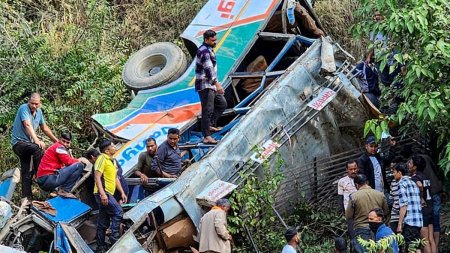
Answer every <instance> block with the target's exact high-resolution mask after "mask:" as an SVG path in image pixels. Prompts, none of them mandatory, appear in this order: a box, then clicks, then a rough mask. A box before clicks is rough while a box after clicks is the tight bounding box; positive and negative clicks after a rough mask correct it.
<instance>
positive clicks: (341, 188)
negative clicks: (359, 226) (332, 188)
mask: <svg viewBox="0 0 450 253" xmlns="http://www.w3.org/2000/svg"><path fill="white" fill-rule="evenodd" d="M338 206H339V211H340V213H341V214H344V215H345V207H344V186H343V185H342V183H341V180H339V181H338Z"/></svg>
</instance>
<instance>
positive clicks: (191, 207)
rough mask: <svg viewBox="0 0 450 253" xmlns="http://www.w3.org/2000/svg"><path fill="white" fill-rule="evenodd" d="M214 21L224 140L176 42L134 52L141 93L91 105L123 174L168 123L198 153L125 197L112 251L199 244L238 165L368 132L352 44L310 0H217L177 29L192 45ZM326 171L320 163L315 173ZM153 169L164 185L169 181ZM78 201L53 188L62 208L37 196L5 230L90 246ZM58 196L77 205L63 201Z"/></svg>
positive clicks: (130, 66)
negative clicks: (341, 41) (203, 118)
mask: <svg viewBox="0 0 450 253" xmlns="http://www.w3.org/2000/svg"><path fill="white" fill-rule="evenodd" d="M208 29H212V30H215V31H216V32H217V38H218V44H217V46H216V48H215V53H216V58H217V63H218V80H219V81H220V82H221V83H222V85H223V87H224V88H225V96H226V98H227V102H228V107H229V108H228V109H227V110H226V111H225V112H224V114H223V115H222V116H221V118H220V119H219V122H218V123H219V125H222V126H223V129H222V130H221V131H219V132H217V133H215V134H214V135H213V137H214V138H216V139H218V140H220V141H219V143H218V144H217V145H210V144H203V143H202V142H201V139H202V137H201V131H200V125H199V117H200V115H199V113H200V111H201V108H200V101H199V98H198V95H197V94H196V92H195V90H194V78H195V74H194V65H195V63H194V62H191V63H190V64H187V59H188V57H186V56H185V55H184V53H183V51H182V50H181V49H179V48H178V47H177V46H175V45H174V44H171V43H156V44H154V45H150V46H148V47H145V48H143V49H141V50H140V51H138V52H136V53H135V54H133V55H132V56H131V57H130V59H129V61H128V62H127V63H126V65H125V66H124V70H123V79H124V82H125V83H126V85H127V86H128V87H129V88H130V90H132V91H133V93H135V94H136V95H135V97H134V98H133V100H132V101H131V102H130V103H129V105H128V106H127V107H126V108H124V109H122V110H120V111H117V112H111V113H104V114H97V115H94V116H93V117H92V119H93V124H94V129H95V130H96V131H98V132H101V133H102V134H104V135H106V136H108V137H109V138H111V139H112V140H114V141H115V142H116V143H118V145H117V146H118V147H119V150H118V152H117V153H116V157H115V158H116V159H117V161H118V162H119V164H120V165H121V167H122V169H123V172H124V175H125V176H127V177H129V176H131V175H132V173H133V172H134V167H135V165H136V163H137V158H138V155H139V153H140V152H142V151H144V150H145V140H146V139H147V138H149V137H153V138H155V139H156V141H157V143H158V144H160V143H161V142H163V141H164V140H165V139H166V134H167V130H168V129H169V128H172V127H176V128H178V129H180V130H181V133H182V134H181V140H180V148H181V149H183V150H185V151H186V155H185V157H184V158H186V159H189V160H190V161H191V163H192V164H191V165H190V166H186V167H185V168H183V172H182V173H181V175H180V176H179V177H178V178H177V179H176V180H174V181H173V182H169V183H170V184H168V185H167V186H165V187H162V188H160V189H158V190H157V191H156V192H155V193H153V194H152V195H150V196H148V197H146V198H144V199H140V197H139V194H137V197H135V198H134V199H133V200H134V201H132V203H129V204H127V205H125V208H126V211H125V213H124V224H125V229H124V233H123V236H122V237H121V238H120V239H119V240H118V241H117V242H116V243H115V244H114V245H112V246H111V248H110V249H109V251H108V252H120V253H124V252H160V251H170V250H174V249H180V248H183V249H186V250H189V249H190V247H194V248H195V247H196V242H195V241H194V240H193V235H195V234H196V233H197V229H198V225H199V221H200V218H201V217H202V215H203V214H204V213H205V210H206V208H207V207H208V205H210V204H211V203H213V202H214V201H215V200H217V199H218V198H220V197H223V196H226V195H227V194H229V193H230V192H231V191H232V190H233V189H234V188H236V187H237V186H238V185H239V183H240V181H241V178H240V176H239V171H242V170H251V171H253V172H255V173H258V172H259V170H260V168H261V164H262V163H263V162H264V161H266V160H270V159H271V155H272V154H273V153H274V152H275V151H276V152H279V153H280V154H281V156H282V158H283V159H284V160H285V166H284V168H283V173H285V174H286V175H288V174H289V173H292V172H293V169H296V170H298V171H301V169H302V168H301V167H299V165H301V164H307V163H310V162H311V161H312V160H313V159H315V158H317V157H329V156H331V155H334V154H338V153H341V152H344V151H346V150H352V149H354V148H356V147H357V143H355V142H354V141H352V139H354V138H353V137H352V136H355V135H356V134H355V133H358V134H359V133H361V132H362V130H361V128H362V122H364V120H365V119H366V117H367V113H366V110H365V108H364V106H363V104H362V103H361V102H360V101H359V97H360V95H361V94H360V92H359V91H358V89H357V88H355V85H353V83H352V79H353V77H354V75H353V74H352V70H353V68H352V65H351V64H350V60H351V56H350V55H348V54H347V53H346V52H345V51H344V50H343V49H341V48H340V47H339V46H338V45H337V44H335V43H333V41H332V40H331V39H330V38H325V37H324V35H325V34H324V32H323V28H322V27H321V25H320V22H319V20H318V19H317V18H316V16H315V14H314V12H313V10H312V8H311V7H310V5H309V2H307V1H303V0H302V1H299V2H297V1H292V0H285V1H282V0H259V1H253V0H242V1H236V0H210V1H208V2H207V3H206V4H205V6H203V8H202V9H201V11H200V12H199V13H198V14H197V16H196V17H195V18H194V20H193V21H192V23H191V24H190V25H189V26H188V27H187V28H186V30H185V31H184V32H183V34H182V35H181V37H182V38H183V41H184V43H185V45H186V48H187V51H188V52H189V54H190V56H191V57H193V56H194V55H195V52H196V50H197V48H198V46H199V45H200V44H201V43H202V34H203V32H204V31H205V30H208ZM328 177H329V175H327V174H326V173H324V174H321V175H319V176H316V177H315V178H314V180H316V181H317V180H323V179H325V178H327V179H328ZM88 178H89V170H87V173H86V175H85V176H84V177H83V179H82V180H81V181H80V183H78V184H77V185H76V187H75V188H76V189H81V188H82V186H83V183H84V182H85V181H84V180H87V179H88ZM288 179H289V178H288V177H287V179H286V180H288ZM149 180H151V182H152V184H153V185H156V186H158V185H160V184H162V183H167V182H165V181H167V179H163V178H153V179H149ZM308 180H309V179H308V178H307V177H306V178H305V179H304V182H303V183H306V184H307V183H311V182H310V181H308ZM311 180H312V179H311ZM129 181H130V183H131V184H133V183H132V182H133V179H129ZM133 187H135V188H136V189H138V188H139V186H138V185H135V186H133ZM310 194H311V193H310V192H306V193H305V195H306V197H308V196H310ZM292 198H295V196H294V197H292ZM81 199H82V200H83V197H81ZM71 201H72V200H71ZM73 201H75V202H73V203H72V202H71V203H68V202H67V201H66V200H61V198H59V197H57V198H55V199H51V200H49V202H50V204H51V205H52V206H53V207H55V209H56V210H57V215H56V216H51V215H49V214H47V213H42V211H41V210H39V208H32V215H31V216H30V217H29V218H27V220H26V221H22V220H21V222H22V223H20V224H16V223H12V224H10V227H9V228H8V230H6V232H4V233H3V235H2V234H0V241H1V242H2V244H5V245H8V246H17V245H16V244H17V242H18V241H20V242H21V243H22V244H26V243H27V241H26V240H24V239H23V238H21V237H20V236H21V235H24V234H25V233H27V231H28V229H30V227H31V226H39V227H42V228H43V229H44V230H45V231H47V232H50V233H53V235H54V240H53V242H52V245H51V246H50V248H51V250H53V249H58V250H59V251H64V252H65V251H67V252H70V250H72V251H75V252H92V249H95V240H94V236H95V226H93V224H94V217H95V213H93V212H92V211H91V207H89V206H88V205H86V204H85V203H82V202H81V201H78V200H73ZM62 207H69V210H67V209H65V211H58V210H59V208H62ZM19 213H20V210H19ZM58 213H59V214H63V213H65V214H67V217H58ZM26 217H28V216H26ZM17 220H18V219H16V221H17ZM19 230H20V231H19ZM17 231H19V232H20V233H17ZM2 232H3V230H2ZM93 234H94V235H93ZM22 237H23V236H22ZM5 242H8V243H5Z"/></svg>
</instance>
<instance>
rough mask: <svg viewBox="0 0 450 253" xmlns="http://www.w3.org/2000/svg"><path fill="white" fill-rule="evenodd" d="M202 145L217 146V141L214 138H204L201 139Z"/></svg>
mask: <svg viewBox="0 0 450 253" xmlns="http://www.w3.org/2000/svg"><path fill="white" fill-rule="evenodd" d="M203 144H217V140H216V139H214V138H213V137H211V136H206V137H205V138H204V139H203Z"/></svg>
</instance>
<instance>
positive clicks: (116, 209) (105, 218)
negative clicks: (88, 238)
mask: <svg viewBox="0 0 450 253" xmlns="http://www.w3.org/2000/svg"><path fill="white" fill-rule="evenodd" d="M106 195H107V196H108V205H106V206H104V205H103V204H102V200H101V198H100V194H98V193H96V194H95V201H96V202H97V204H98V207H99V210H98V217H97V235H96V236H95V238H96V240H97V246H98V247H101V248H104V247H105V234H106V229H107V228H108V227H109V224H110V221H111V237H110V238H109V239H110V241H111V244H114V243H115V242H116V241H117V240H118V239H119V237H120V235H119V225H120V221H121V220H122V214H123V211H122V207H121V206H120V205H119V203H117V201H116V199H115V198H114V197H113V196H112V195H111V194H109V193H106Z"/></svg>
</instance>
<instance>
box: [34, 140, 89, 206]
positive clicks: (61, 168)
mask: <svg viewBox="0 0 450 253" xmlns="http://www.w3.org/2000/svg"><path fill="white" fill-rule="evenodd" d="M71 142H72V134H71V133H62V134H61V138H60V139H59V140H58V142H56V143H55V144H53V145H51V146H50V147H49V148H48V149H47V150H46V151H45V153H44V156H43V157H42V160H41V163H40V164H39V168H38V171H37V175H36V176H37V180H36V181H37V183H38V185H39V187H40V188H41V189H43V190H44V191H53V190H55V189H56V188H57V187H59V190H58V195H61V196H63V197H68V198H75V196H74V195H73V194H71V193H70V191H71V190H72V188H73V186H74V185H75V183H76V182H77V180H78V179H80V177H81V172H83V169H84V166H85V165H86V164H88V161H87V160H86V159H85V158H83V159H81V158H80V159H75V158H73V157H72V155H71V154H70V152H69V148H70V144H71Z"/></svg>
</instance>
